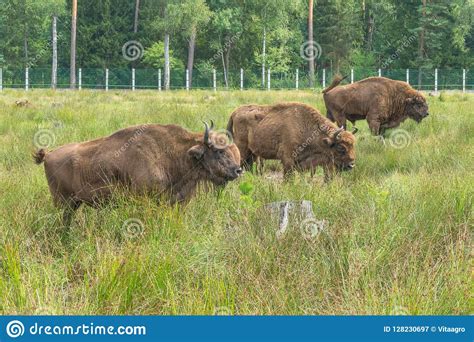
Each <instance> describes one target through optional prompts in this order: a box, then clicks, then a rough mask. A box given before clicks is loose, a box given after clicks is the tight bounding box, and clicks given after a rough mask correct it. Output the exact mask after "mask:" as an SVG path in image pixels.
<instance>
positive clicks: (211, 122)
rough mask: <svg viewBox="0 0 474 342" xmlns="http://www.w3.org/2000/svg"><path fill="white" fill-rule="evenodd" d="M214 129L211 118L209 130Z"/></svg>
mask: <svg viewBox="0 0 474 342" xmlns="http://www.w3.org/2000/svg"><path fill="white" fill-rule="evenodd" d="M213 129H214V121H212V120H211V127H209V131H212V130H213Z"/></svg>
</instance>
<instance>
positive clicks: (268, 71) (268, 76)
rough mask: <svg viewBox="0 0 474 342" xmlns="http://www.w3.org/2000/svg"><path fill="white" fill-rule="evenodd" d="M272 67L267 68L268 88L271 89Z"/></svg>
mask: <svg viewBox="0 0 474 342" xmlns="http://www.w3.org/2000/svg"><path fill="white" fill-rule="evenodd" d="M270 77H271V76H270V68H268V70H267V90H270Z"/></svg>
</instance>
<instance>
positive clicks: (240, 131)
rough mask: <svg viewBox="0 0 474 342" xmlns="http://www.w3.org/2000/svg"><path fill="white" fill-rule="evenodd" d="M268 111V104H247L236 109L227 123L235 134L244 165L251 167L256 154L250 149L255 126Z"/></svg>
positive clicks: (229, 129) (247, 167) (235, 141)
mask: <svg viewBox="0 0 474 342" xmlns="http://www.w3.org/2000/svg"><path fill="white" fill-rule="evenodd" d="M267 113H268V106H258V105H246V106H241V107H239V108H237V109H236V110H234V111H233V112H232V114H231V115H230V118H229V122H228V124H227V131H228V132H230V133H231V134H233V139H234V143H235V144H236V145H237V146H238V147H239V150H240V157H241V159H242V166H244V167H245V168H246V169H251V168H252V165H253V163H254V161H255V160H256V159H257V158H256V156H255V155H254V154H253V153H252V151H250V149H249V143H250V141H252V139H253V132H254V131H255V128H256V127H257V125H258V124H259V123H260V121H262V120H263V118H264V117H265V116H266V115H267Z"/></svg>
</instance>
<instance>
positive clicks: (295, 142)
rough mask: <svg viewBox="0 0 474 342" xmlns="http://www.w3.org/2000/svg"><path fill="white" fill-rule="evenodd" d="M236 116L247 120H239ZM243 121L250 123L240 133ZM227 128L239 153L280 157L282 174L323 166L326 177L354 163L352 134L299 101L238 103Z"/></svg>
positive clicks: (271, 157)
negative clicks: (249, 104) (242, 104)
mask: <svg viewBox="0 0 474 342" xmlns="http://www.w3.org/2000/svg"><path fill="white" fill-rule="evenodd" d="M246 110H247V112H245V111H246ZM236 113H239V114H236ZM245 113H249V114H245ZM252 113H253V114H252ZM252 115H255V118H254V119H253V118H252ZM239 117H240V118H241V117H243V118H244V119H247V121H245V120H244V119H242V121H239V120H238V119H239ZM242 122H247V123H249V125H248V126H245V125H243V127H244V128H243V129H242V131H243V133H242V132H241V131H239V130H238V129H239V124H240V123H242ZM232 124H233V126H232ZM228 128H229V131H232V129H233V132H234V137H236V138H234V142H235V144H236V145H237V147H238V148H239V150H240V151H241V154H242V155H246V156H248V155H252V156H253V157H259V158H262V159H276V160H280V161H281V162H282V164H283V170H284V174H285V175H288V174H289V173H290V172H292V171H293V170H313V169H314V168H315V167H317V166H322V167H323V169H324V171H325V178H326V180H329V179H330V178H331V176H332V174H333V173H334V171H341V170H350V169H352V168H353V167H354V165H355V164H354V160H355V149H354V144H355V137H354V135H353V134H352V133H350V132H346V131H344V130H343V129H342V128H340V129H338V128H337V126H336V125H334V124H333V123H332V122H331V121H329V120H328V119H326V118H325V117H323V116H322V115H321V114H320V113H319V112H318V111H317V110H316V109H314V108H312V107H310V106H308V105H305V104H302V103H281V104H277V105H271V106H259V105H252V106H244V107H240V108H238V109H237V110H236V111H234V113H233V114H232V116H231V119H230V120H229V126H228ZM246 128H247V130H246Z"/></svg>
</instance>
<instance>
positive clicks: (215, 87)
mask: <svg viewBox="0 0 474 342" xmlns="http://www.w3.org/2000/svg"><path fill="white" fill-rule="evenodd" d="M212 88H213V89H214V91H216V90H217V82H216V69H212Z"/></svg>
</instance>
